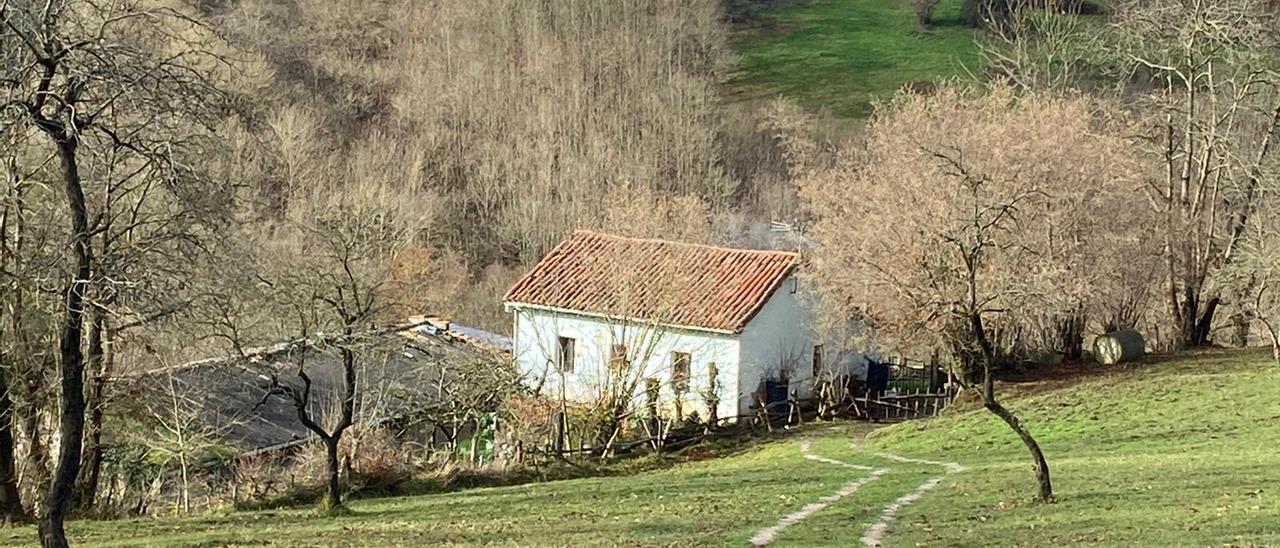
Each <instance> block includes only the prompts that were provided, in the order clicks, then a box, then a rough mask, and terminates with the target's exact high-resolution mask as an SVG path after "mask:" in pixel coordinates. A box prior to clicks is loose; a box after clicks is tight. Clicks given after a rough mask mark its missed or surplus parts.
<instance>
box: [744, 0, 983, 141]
mask: <svg viewBox="0 0 1280 548" xmlns="http://www.w3.org/2000/svg"><path fill="white" fill-rule="evenodd" d="M974 36H975V31H974V29H972V28H969V27H966V26H965V25H963V24H962V22H961V20H960V1H959V0H943V2H942V4H941V5H940V6H939V7H938V9H937V11H936V12H935V15H934V25H933V27H932V28H931V29H921V28H920V27H919V26H918V25H917V24H916V22H915V16H914V15H913V14H912V13H911V11H910V10H909V9H908V8H906V4H905V3H904V2H903V1H902V0H813V1H812V2H797V3H796V4H791V5H785V6H781V7H775V8H770V9H766V10H763V11H762V12H761V13H760V19H759V21H757V22H756V23H753V24H752V26H751V27H750V28H747V29H743V30H741V31H739V32H738V35H737V37H736V38H735V39H734V40H733V47H734V50H735V51H736V52H737V54H738V57H739V62H738V66H737V70H736V72H735V73H734V74H733V75H732V77H731V79H730V81H729V93H730V96H731V97H737V98H762V97H772V96H778V95H781V96H784V97H787V98H790V99H792V100H795V101H796V102H798V103H799V104H801V105H802V106H805V107H808V108H815V109H829V110H830V111H831V112H832V113H833V114H835V115H837V116H844V117H854V118H860V117H865V116H867V115H868V114H870V113H871V110H872V102H873V101H877V100H882V99H887V98H889V97H892V96H893V94H894V93H895V92H897V91H898V90H899V89H900V88H901V87H902V86H904V85H906V84H916V83H923V82H932V81H935V80H937V79H939V78H947V77H967V75H968V74H970V73H978V72H979V70H978V67H979V65H980V56H979V54H978V49H977V46H976V45H975V44H974Z"/></svg>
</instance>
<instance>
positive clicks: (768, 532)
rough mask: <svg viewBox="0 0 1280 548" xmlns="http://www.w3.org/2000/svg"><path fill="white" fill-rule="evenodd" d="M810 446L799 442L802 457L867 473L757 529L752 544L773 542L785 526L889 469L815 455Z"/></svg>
mask: <svg viewBox="0 0 1280 548" xmlns="http://www.w3.org/2000/svg"><path fill="white" fill-rule="evenodd" d="M810 447H811V444H810V442H809V440H804V441H801V442H800V453H801V454H802V455H804V458H806V459H809V460H814V461H818V462H824V463H827V464H833V465H836V466H841V467H844V468H849V469H852V470H861V471H867V472H868V474H867V475H866V476H864V477H862V478H858V479H855V480H853V481H850V482H848V483H846V484H844V485H842V486H840V489H838V490H837V491H836V492H834V493H832V494H830V495H827V496H825V497H822V498H820V499H818V500H817V502H811V503H809V504H806V505H804V507H802V508H800V509H799V510H797V511H795V512H792V513H790V514H787V515H785V516H783V517H782V519H780V520H778V523H776V524H774V525H773V526H772V527H766V528H764V529H761V530H759V531H757V532H756V534H754V535H752V536H751V545H752V546H766V545H768V544H769V543H771V542H773V539H774V538H775V537H777V536H778V533H780V532H782V530H783V529H786V528H787V527H791V526H792V525H795V524H797V523H800V522H801V521H803V520H804V519H805V518H808V517H809V516H812V515H813V514H815V513H817V512H818V511H819V510H822V509H823V508H826V507H828V506H831V505H832V504H835V503H836V502H837V501H839V500H840V499H842V498H845V497H847V496H849V495H852V494H853V493H854V492H855V491H857V490H858V488H860V487H862V486H863V485H866V484H868V483H871V482H873V481H875V480H876V478H879V477H880V476H882V475H884V474H885V473H887V472H888V471H889V470H888V469H887V468H873V467H871V466H863V465H861V464H849V463H847V462H841V461H838V460H835V459H829V458H827V457H823V456H819V455H815V454H813V452H812V451H810Z"/></svg>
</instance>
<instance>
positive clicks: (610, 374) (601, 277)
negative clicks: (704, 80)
mask: <svg viewBox="0 0 1280 548" xmlns="http://www.w3.org/2000/svg"><path fill="white" fill-rule="evenodd" d="M799 264H800V256H799V255H798V254H796V253H789V252H782V251H760V250H747V249H730V248H724V247H714V246H706V245H695V244H687V243H678V242H670V241H663V240H650V239H636V238H626V237H620V236H613V235H608V234H602V233H598V232H592V231H586V230H578V231H575V232H574V233H573V234H572V235H571V236H570V237H569V238H568V239H567V240H565V241H564V242H561V243H560V244H559V245H558V246H556V247H555V249H552V250H551V252H550V253H548V254H547V256H546V257H544V258H543V259H542V261H540V262H539V263H538V264H537V265H535V266H534V267H533V269H532V270H530V271H529V272H528V273H526V274H525V275H524V276H523V277H521V278H520V279H519V280H518V281H517V282H516V283H515V285H514V286H512V287H511V289H510V290H509V291H507V294H506V296H505V298H504V300H505V302H506V309H507V310H508V311H510V312H512V313H513V316H514V322H515V325H514V328H513V333H514V339H515V340H514V341H513V357H514V358H515V360H516V364H517V367H518V368H519V370H520V371H521V372H522V373H523V374H524V375H525V378H526V382H528V383H530V384H531V385H533V386H536V387H540V388H541V389H542V390H543V393H544V394H551V395H559V394H560V393H561V392H560V391H561V390H563V394H564V396H565V397H566V399H568V400H571V401H601V398H603V397H604V396H605V395H606V394H609V393H614V394H617V393H619V392H620V391H622V392H623V393H627V394H631V395H632V396H633V397H634V398H645V397H646V395H645V389H646V386H653V384H652V383H653V382H654V381H656V382H657V384H658V386H660V394H661V395H660V400H661V401H662V402H664V406H665V407H668V408H670V404H671V403H672V402H674V401H676V400H679V401H680V403H681V405H680V408H681V409H682V412H683V413H684V414H686V415H687V414H691V413H695V412H696V413H698V414H699V415H700V416H702V417H707V416H708V413H710V412H711V411H712V410H711V409H710V408H711V407H713V406H714V408H715V414H716V415H717V416H718V417H733V416H738V415H745V414H748V413H750V412H751V409H752V407H753V406H755V405H756V404H757V403H758V402H759V401H764V400H765V399H766V398H768V394H767V391H766V390H765V383H766V381H781V380H783V379H786V381H787V383H788V384H787V386H788V388H787V391H789V392H792V393H797V394H798V395H799V396H800V397H806V396H808V395H809V393H810V391H811V388H810V387H811V385H812V380H813V379H814V377H815V375H818V374H822V375H834V376H839V375H844V374H848V373H851V372H853V369H854V368H857V367H859V366H861V365H862V362H863V359H862V356H860V355H857V354H855V353H848V352H840V351H838V350H837V349H836V348H835V347H834V345H831V344H822V342H819V341H818V340H817V339H816V337H815V336H814V333H815V329H814V327H815V325H814V319H813V315H812V314H811V311H810V307H808V306H806V304H805V301H806V300H807V299H805V298H803V296H804V295H805V291H804V287H803V285H804V284H803V283H802V282H801V281H800V280H799V279H798V278H797V277H796V269H797V268H798V267H799ZM771 386H773V387H774V389H773V390H772V392H773V394H775V397H776V394H777V393H778V392H779V391H778V389H777V386H778V384H777V382H775V383H772V384H771ZM784 393H785V392H784Z"/></svg>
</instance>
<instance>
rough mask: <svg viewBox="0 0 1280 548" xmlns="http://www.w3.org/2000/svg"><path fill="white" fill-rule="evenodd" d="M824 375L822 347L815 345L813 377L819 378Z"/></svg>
mask: <svg viewBox="0 0 1280 548" xmlns="http://www.w3.org/2000/svg"><path fill="white" fill-rule="evenodd" d="M821 374H822V345H820V344H815V345H813V376H814V378H817V377H818V376H819V375H821Z"/></svg>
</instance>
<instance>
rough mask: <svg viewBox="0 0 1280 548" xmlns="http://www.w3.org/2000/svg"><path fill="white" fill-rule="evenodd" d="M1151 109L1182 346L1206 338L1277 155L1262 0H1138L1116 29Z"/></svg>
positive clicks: (1275, 93)
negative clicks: (1220, 276)
mask: <svg viewBox="0 0 1280 548" xmlns="http://www.w3.org/2000/svg"><path fill="white" fill-rule="evenodd" d="M1112 30H1113V31H1114V32H1115V34H1116V35H1117V36H1119V37H1120V38H1121V40H1119V44H1120V45H1119V46H1117V48H1116V50H1117V53H1118V54H1119V55H1121V56H1123V57H1124V58H1125V59H1126V60H1127V61H1129V62H1128V65H1127V66H1128V72H1127V73H1126V74H1124V77H1125V78H1126V80H1127V81H1128V82H1129V83H1130V87H1131V88H1132V90H1133V91H1134V92H1135V93H1136V94H1139V98H1140V101H1139V105H1138V108H1139V109H1141V110H1142V111H1143V112H1145V113H1148V115H1147V116H1146V118H1145V128H1144V129H1145V131H1143V133H1142V141H1141V142H1142V143H1143V144H1144V148H1145V152H1146V153H1147V154H1148V155H1149V157H1150V158H1152V159H1153V160H1154V161H1155V162H1156V167H1154V168H1153V169H1152V172H1151V174H1150V175H1149V176H1148V180H1147V183H1146V188H1147V197H1148V200H1149V204H1150V206H1151V208H1152V209H1153V210H1154V211H1156V212H1157V213H1158V214H1159V215H1160V217H1161V219H1160V220H1161V225H1162V226H1161V236H1162V238H1163V241H1162V245H1163V248H1164V252H1163V255H1164V264H1163V270H1164V272H1163V276H1164V277H1165V278H1166V280H1165V288H1164V290H1165V294H1164V297H1163V298H1164V299H1165V301H1166V303H1167V306H1168V309H1169V313H1170V316H1171V318H1172V319H1173V321H1174V323H1175V326H1176V333H1177V335H1176V341H1177V343H1178V344H1179V345H1181V346H1199V345H1203V344H1206V343H1207V342H1208V341H1209V336H1210V329H1211V328H1212V325H1213V320H1214V314H1215V312H1216V311H1217V309H1218V306H1219V305H1220V304H1221V301H1222V295H1221V294H1220V293H1219V292H1218V291H1217V290H1215V289H1214V285H1215V284H1214V278H1215V276H1216V273H1217V272H1218V271H1219V270H1220V269H1221V267H1222V266H1223V265H1224V264H1226V263H1228V262H1230V261H1231V260H1232V257H1233V256H1234V254H1235V252H1236V251H1237V249H1238V247H1239V244H1240V241H1241V238H1242V236H1243V234H1244V231H1245V229H1246V226H1247V224H1248V221H1249V218H1250V216H1251V215H1252V214H1253V212H1254V209H1255V207H1256V205H1257V201H1258V193H1259V188H1258V187H1259V184H1260V181H1261V178H1262V175H1263V173H1265V172H1267V171H1268V170H1269V169H1272V166H1274V165H1275V163H1276V161H1277V154H1276V152H1275V148H1276V147H1275V142H1274V141H1275V134H1276V131H1277V129H1280V71H1277V70H1276V69H1275V63H1274V56H1275V51H1276V50H1275V47H1276V46H1277V45H1280V28H1278V27H1277V22H1276V18H1275V16H1274V11H1273V10H1272V9H1270V8H1269V7H1268V6H1267V2H1264V1H1259V0H1188V1H1182V2H1139V1H1130V2H1124V3H1121V4H1120V5H1118V6H1117V7H1116V17H1115V23H1114V25H1113V29H1112Z"/></svg>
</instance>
